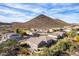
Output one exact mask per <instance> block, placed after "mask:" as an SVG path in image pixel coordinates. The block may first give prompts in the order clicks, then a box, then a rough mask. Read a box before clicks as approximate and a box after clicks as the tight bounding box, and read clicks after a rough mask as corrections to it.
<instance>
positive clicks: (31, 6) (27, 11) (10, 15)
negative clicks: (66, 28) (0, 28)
mask: <svg viewBox="0 0 79 59" xmlns="http://www.w3.org/2000/svg"><path fill="white" fill-rule="evenodd" d="M40 14H45V15H48V16H50V17H52V18H58V19H61V20H63V21H66V22H69V23H79V3H17V4H15V3H12V4H11V3H5V4H3V3H0V22H26V21H28V20H30V19H32V18H34V17H36V16H38V15H40Z"/></svg>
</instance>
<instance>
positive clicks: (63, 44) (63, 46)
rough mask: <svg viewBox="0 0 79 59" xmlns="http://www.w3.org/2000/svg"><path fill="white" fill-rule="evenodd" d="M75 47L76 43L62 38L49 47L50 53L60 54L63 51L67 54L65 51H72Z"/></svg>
mask: <svg viewBox="0 0 79 59" xmlns="http://www.w3.org/2000/svg"><path fill="white" fill-rule="evenodd" d="M76 47H77V45H75V44H73V43H72V42H71V41H69V40H66V39H63V40H60V41H58V43H57V44H56V45H54V46H52V47H51V48H50V55H61V54H63V52H64V53H65V54H66V55H68V54H67V53H66V51H67V50H68V52H70V51H73V50H74V49H75V48H76ZM71 49H72V50H71Z"/></svg>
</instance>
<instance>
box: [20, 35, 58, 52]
mask: <svg viewBox="0 0 79 59" xmlns="http://www.w3.org/2000/svg"><path fill="white" fill-rule="evenodd" d="M54 39H55V38H52V37H48V36H40V37H31V38H29V39H27V40H24V41H21V42H20V43H21V44H25V43H26V44H28V45H29V46H30V48H31V50H32V51H38V48H40V47H42V46H50V45H51V44H53V43H55V42H56V40H54Z"/></svg>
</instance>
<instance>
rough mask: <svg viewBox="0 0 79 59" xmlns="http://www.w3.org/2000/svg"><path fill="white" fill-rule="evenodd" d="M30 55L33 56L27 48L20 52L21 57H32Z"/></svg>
mask: <svg viewBox="0 0 79 59" xmlns="http://www.w3.org/2000/svg"><path fill="white" fill-rule="evenodd" d="M30 54H31V52H30V51H29V50H28V49H27V48H22V49H20V51H19V52H18V55H21V56H27V55H30Z"/></svg>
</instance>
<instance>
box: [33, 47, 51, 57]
mask: <svg viewBox="0 0 79 59" xmlns="http://www.w3.org/2000/svg"><path fill="white" fill-rule="evenodd" d="M49 53H50V52H49V48H47V47H42V48H41V50H39V52H38V53H33V55H34V56H49Z"/></svg>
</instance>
